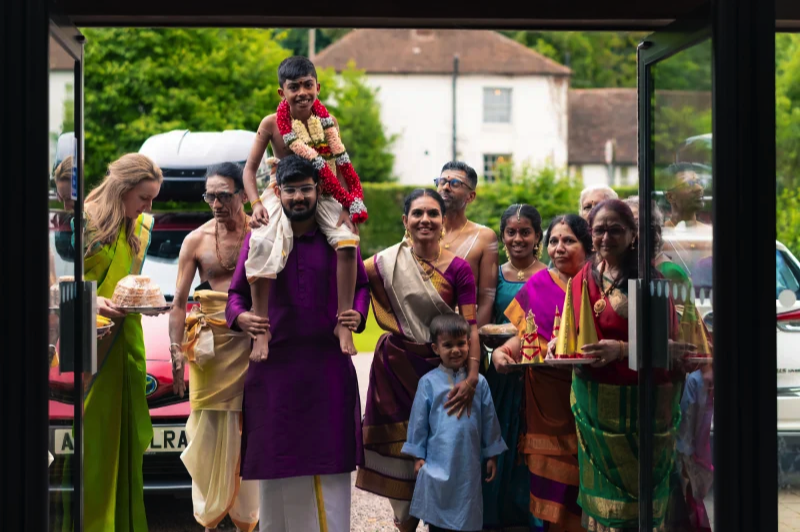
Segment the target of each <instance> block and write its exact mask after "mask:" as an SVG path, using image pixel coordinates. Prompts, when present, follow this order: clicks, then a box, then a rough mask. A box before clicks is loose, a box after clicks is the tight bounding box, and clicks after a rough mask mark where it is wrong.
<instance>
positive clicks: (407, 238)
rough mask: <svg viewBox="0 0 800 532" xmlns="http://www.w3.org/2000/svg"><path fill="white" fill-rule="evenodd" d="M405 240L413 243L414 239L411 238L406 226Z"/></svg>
mask: <svg viewBox="0 0 800 532" xmlns="http://www.w3.org/2000/svg"><path fill="white" fill-rule="evenodd" d="M406 240H408V243H409V244H413V243H414V239H412V238H411V233H409V232H408V228H406Z"/></svg>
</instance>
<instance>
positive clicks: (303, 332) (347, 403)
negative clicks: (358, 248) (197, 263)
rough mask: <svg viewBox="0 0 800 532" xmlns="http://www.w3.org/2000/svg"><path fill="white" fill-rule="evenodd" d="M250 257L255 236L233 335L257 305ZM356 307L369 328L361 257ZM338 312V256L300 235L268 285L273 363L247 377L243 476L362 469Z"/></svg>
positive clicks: (233, 293) (229, 312) (236, 278)
mask: <svg viewBox="0 0 800 532" xmlns="http://www.w3.org/2000/svg"><path fill="white" fill-rule="evenodd" d="M249 250H250V235H249V234H248V235H247V238H246V239H245V241H244V243H243V244H242V251H241V253H240V255H239V262H238V263H237V264H236V270H235V271H234V273H233V280H232V281H231V287H230V290H229V292H228V295H229V298H228V306H227V308H226V310H225V317H226V318H227V321H228V326H229V327H230V328H231V329H234V330H239V327H238V325H237V324H236V319H237V317H238V316H239V315H240V314H241V313H243V312H246V311H248V310H250V309H251V308H252V299H251V296H250V284H249V283H248V282H247V277H246V275H245V261H246V260H247V256H248V252H249ZM353 308H354V309H355V310H357V311H358V312H360V313H361V315H362V317H363V319H362V322H361V323H362V325H361V327H362V329H363V326H364V323H365V321H366V316H367V313H368V311H369V286H368V280H367V273H366V270H365V269H364V264H363V263H362V262H361V257H360V254H359V260H358V276H357V281H356V292H355V301H354V304H353ZM336 312H337V298H336V251H335V250H334V249H333V248H331V247H330V246H329V245H328V243H327V241H326V239H325V236H324V235H323V234H322V232H321V231H318V230H314V231H311V232H309V233H306V234H305V235H303V236H300V237H297V236H295V238H294V248H293V249H292V252H291V253H290V254H289V256H288V257H287V261H286V267H285V268H284V269H283V271H281V272H280V273H279V274H278V278H277V279H276V280H274V281H273V282H272V286H271V288H270V297H269V318H270V330H271V332H272V340H270V343H269V358H268V359H267V360H266V361H265V362H260V363H251V364H250V367H249V369H248V370H247V376H246V378H245V383H244V405H243V412H244V427H243V431H242V458H241V461H242V467H241V470H242V478H243V479H245V480H270V479H279V478H288V477H299V476H308V475H333V474H339V473H347V472H350V471H354V470H355V468H356V463H362V462H363V458H362V457H363V450H362V445H361V441H362V440H361V401H360V399H359V396H358V380H357V378H356V371H355V367H354V366H353V361H352V360H351V358H350V357H349V356H347V355H345V354H343V353H342V351H341V350H340V349H339V340H338V339H337V338H336V336H334V334H333V329H334V327H335V326H336ZM248 450H249V452H248Z"/></svg>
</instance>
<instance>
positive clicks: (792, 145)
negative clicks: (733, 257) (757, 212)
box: [775, 33, 800, 251]
mask: <svg viewBox="0 0 800 532" xmlns="http://www.w3.org/2000/svg"><path fill="white" fill-rule="evenodd" d="M775 60H776V66H775V76H776V77H775V103H776V109H775V135H776V136H775V142H776V152H777V160H776V162H777V168H776V170H777V179H778V189H779V191H781V190H783V189H785V188H790V189H795V190H796V189H797V188H798V187H799V186H800V35H798V34H786V33H782V34H778V35H777V36H776V40H775ZM795 227H800V226H798V225H795ZM787 245H788V244H787ZM793 251H794V250H793Z"/></svg>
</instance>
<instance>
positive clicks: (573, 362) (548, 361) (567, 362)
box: [544, 357, 597, 366]
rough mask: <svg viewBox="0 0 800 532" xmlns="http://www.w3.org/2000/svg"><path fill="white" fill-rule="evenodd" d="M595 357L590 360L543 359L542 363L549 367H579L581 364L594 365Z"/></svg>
mask: <svg viewBox="0 0 800 532" xmlns="http://www.w3.org/2000/svg"><path fill="white" fill-rule="evenodd" d="M595 362H597V357H592V358H545V359H544V363H545V364H549V365H551V366H580V365H583V364H594V363H595Z"/></svg>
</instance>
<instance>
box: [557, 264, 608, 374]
mask: <svg viewBox="0 0 800 532" xmlns="http://www.w3.org/2000/svg"><path fill="white" fill-rule="evenodd" d="M592 312H594V310H593V309H592V307H591V305H590V304H589V288H588V285H587V284H586V281H585V280H584V281H583V290H582V294H581V309H580V314H579V319H578V326H577V327H576V325H575V312H574V310H573V305H572V279H570V280H569V281H567V295H566V297H565V298H564V313H563V314H562V317H561V321H560V323H559V324H558V327H557V328H558V335H557V336H556V352H555V354H554V355H550V354H548V355H547V356H546V357H545V358H544V363H545V364H549V365H551V366H577V365H581V364H592V363H594V362H596V361H597V357H593V356H587V355H585V354H584V353H583V350H582V349H581V346H584V345H591V344H596V343H598V342H599V340H598V337H597V329H596V328H595V324H594V318H593V317H592ZM555 329H556V327H554V334H555Z"/></svg>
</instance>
